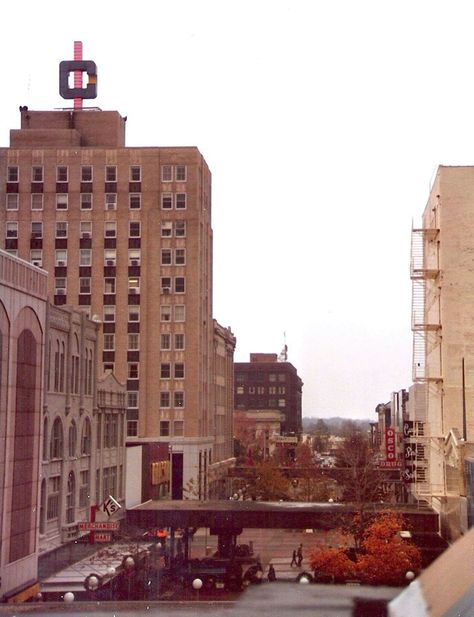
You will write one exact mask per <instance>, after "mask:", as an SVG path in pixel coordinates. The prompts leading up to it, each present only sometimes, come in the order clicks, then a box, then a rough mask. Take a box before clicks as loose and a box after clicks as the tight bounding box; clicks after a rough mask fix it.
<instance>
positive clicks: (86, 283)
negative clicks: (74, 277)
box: [79, 276, 91, 295]
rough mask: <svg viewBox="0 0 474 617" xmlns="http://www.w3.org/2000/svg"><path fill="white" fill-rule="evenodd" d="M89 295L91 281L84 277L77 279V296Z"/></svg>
mask: <svg viewBox="0 0 474 617" xmlns="http://www.w3.org/2000/svg"><path fill="white" fill-rule="evenodd" d="M90 293H91V279H90V277H89V276H84V277H81V278H80V279H79V294H87V295H89V294H90Z"/></svg>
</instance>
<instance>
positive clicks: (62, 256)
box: [30, 248, 186, 287]
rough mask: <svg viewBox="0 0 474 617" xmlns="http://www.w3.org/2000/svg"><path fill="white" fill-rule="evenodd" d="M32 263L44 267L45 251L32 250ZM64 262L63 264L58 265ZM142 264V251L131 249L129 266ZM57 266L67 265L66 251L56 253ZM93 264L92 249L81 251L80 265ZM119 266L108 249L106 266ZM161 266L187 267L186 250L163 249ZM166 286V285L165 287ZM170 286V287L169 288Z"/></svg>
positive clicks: (105, 252) (58, 250)
mask: <svg viewBox="0 0 474 617" xmlns="http://www.w3.org/2000/svg"><path fill="white" fill-rule="evenodd" d="M30 261H31V263H32V264H33V265H35V266H38V267H39V268H42V267H43V249H31V250H30ZM58 262H62V263H58ZM140 263H141V252H140V249H129V251H128V265H129V266H131V267H132V266H139V265H140ZM55 264H56V265H57V266H65V265H67V251H66V250H65V249H57V250H56V253H55ZM91 264H92V249H79V265H80V266H90V265H91ZM116 264H117V251H116V249H106V250H105V251H104V266H115V265H116ZM161 265H162V266H185V265H186V249H184V248H183V249H162V250H161ZM164 286H165V285H164ZM169 286H170V285H168V287H169Z"/></svg>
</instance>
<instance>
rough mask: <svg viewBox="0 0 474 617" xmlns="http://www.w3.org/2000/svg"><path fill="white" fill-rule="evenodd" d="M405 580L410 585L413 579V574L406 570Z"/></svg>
mask: <svg viewBox="0 0 474 617" xmlns="http://www.w3.org/2000/svg"><path fill="white" fill-rule="evenodd" d="M405 578H406V579H407V581H408V582H409V583H411V582H412V580H413V579H414V578H415V573H414V572H412V571H411V570H408V572H407V573H406V574H405Z"/></svg>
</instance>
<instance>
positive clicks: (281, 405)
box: [278, 398, 286, 407]
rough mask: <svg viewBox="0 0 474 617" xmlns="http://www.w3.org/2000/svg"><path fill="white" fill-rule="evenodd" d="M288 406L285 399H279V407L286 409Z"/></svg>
mask: <svg viewBox="0 0 474 617" xmlns="http://www.w3.org/2000/svg"><path fill="white" fill-rule="evenodd" d="M285 405H286V402H285V399H284V398H279V399H278V407H284V406H285Z"/></svg>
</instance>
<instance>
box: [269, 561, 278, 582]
mask: <svg viewBox="0 0 474 617" xmlns="http://www.w3.org/2000/svg"><path fill="white" fill-rule="evenodd" d="M276 578H277V576H276V572H275V568H274V567H273V565H272V564H270V566H269V568H268V582H269V583H273V582H274V581H276Z"/></svg>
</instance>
